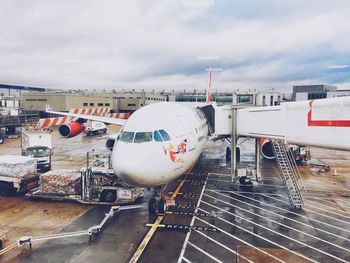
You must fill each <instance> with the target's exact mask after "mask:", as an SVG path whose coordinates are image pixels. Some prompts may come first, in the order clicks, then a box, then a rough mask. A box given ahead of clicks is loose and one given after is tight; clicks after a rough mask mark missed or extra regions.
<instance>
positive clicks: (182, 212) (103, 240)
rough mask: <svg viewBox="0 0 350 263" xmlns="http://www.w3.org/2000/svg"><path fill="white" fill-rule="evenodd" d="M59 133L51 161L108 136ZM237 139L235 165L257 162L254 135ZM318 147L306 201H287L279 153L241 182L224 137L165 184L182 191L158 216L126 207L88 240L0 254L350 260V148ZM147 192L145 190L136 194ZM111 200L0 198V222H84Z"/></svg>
mask: <svg viewBox="0 0 350 263" xmlns="http://www.w3.org/2000/svg"><path fill="white" fill-rule="evenodd" d="M114 131H115V130H112V129H111V127H109V132H114ZM54 138H55V141H54V145H55V149H54V151H55V155H54V157H53V167H54V169H61V168H71V167H76V168H79V167H80V166H84V165H85V154H86V151H90V150H92V149H95V151H96V152H99V151H103V150H104V141H105V139H106V136H101V135H100V136H96V137H89V138H86V137H83V136H77V137H75V138H71V139H64V138H59V137H58V136H57V134H56V133H55V132H54ZM240 146H241V161H240V162H239V166H240V167H253V166H254V152H253V150H254V145H253V143H252V142H248V143H244V144H241V145H240ZM17 151H18V153H19V149H18V145H17V143H16V142H6V144H4V145H1V146H0V154H4V152H6V153H13V154H18V153H17ZM312 155H313V158H314V160H313V162H315V163H316V162H317V163H320V162H324V163H327V164H328V165H330V167H331V170H330V172H320V170H321V168H320V167H319V166H310V165H302V166H299V169H300V172H301V176H302V179H303V183H304V185H305V186H306V188H307V195H306V197H305V205H304V207H303V208H302V209H295V208H292V207H291V206H290V204H289V202H288V198H287V196H286V192H285V189H284V187H283V184H282V181H281V179H280V178H279V177H278V174H279V171H278V168H277V165H276V164H275V163H274V162H271V161H262V169H261V172H262V178H263V180H262V182H260V183H257V182H254V184H253V187H244V186H241V185H239V184H237V183H231V178H230V165H231V164H230V162H227V161H226V158H225V144H224V143H222V142H216V143H212V142H209V143H208V146H207V148H206V150H205V151H204V152H203V155H202V157H201V158H200V160H199V162H198V163H197V165H196V166H195V167H194V168H193V169H192V170H191V171H190V172H189V173H188V174H186V175H184V176H183V177H182V178H179V179H178V180H176V181H174V182H172V183H169V184H168V185H167V186H166V188H165V191H164V193H166V194H168V195H169V196H170V195H172V194H174V192H176V193H177V194H176V203H177V205H176V206H175V207H171V208H169V211H168V212H167V213H166V214H165V216H164V217H162V218H161V221H160V222H158V223H159V224H157V220H159V217H156V216H149V215H148V211H147V208H146V207H144V208H138V209H131V210H124V211H121V212H119V213H118V214H117V215H116V216H114V217H113V218H112V219H111V220H110V221H108V222H107V225H106V227H105V228H104V229H103V231H102V232H101V233H100V234H99V235H98V236H96V238H95V239H94V240H93V242H92V243H89V239H88V237H86V236H84V237H74V238H62V239H55V240H49V241H46V242H40V243H33V245H32V248H31V249H30V248H29V246H24V247H20V248H16V249H13V250H11V251H10V252H8V253H6V254H5V255H3V256H1V257H0V262H349V261H350V191H349V190H350V165H349V160H350V154H349V153H347V152H340V151H329V150H321V149H315V148H313V149H312ZM334 174H336V175H334ZM147 201H148V191H145V196H144V198H142V199H140V200H139V201H138V203H140V204H142V203H145V204H146V203H147ZM109 209H110V208H109V207H108V206H86V205H81V204H77V203H65V202H51V201H31V200H27V199H26V198H25V197H23V196H18V197H13V198H4V197H0V231H1V232H4V233H5V234H6V235H7V236H8V238H9V240H8V241H7V242H6V244H11V243H12V242H14V241H16V240H17V239H18V238H20V237H21V236H28V235H33V236H37V235H43V234H53V233H60V232H61V233H63V232H71V231H78V230H84V229H87V228H89V227H90V226H92V225H96V224H99V223H100V221H101V220H102V219H103V218H104V213H106V212H108V211H109ZM155 223H156V224H155ZM146 224H150V225H148V226H146ZM189 229H190V230H189ZM151 230H154V231H151ZM150 232H152V235H150ZM6 244H5V245H6ZM135 259H137V260H136V261H135Z"/></svg>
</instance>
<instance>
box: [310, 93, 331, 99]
mask: <svg viewBox="0 0 350 263" xmlns="http://www.w3.org/2000/svg"><path fill="white" fill-rule="evenodd" d="M325 98H327V93H326V92H317V93H309V94H308V95H307V99H308V100H317V99H325Z"/></svg>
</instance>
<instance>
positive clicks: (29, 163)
mask: <svg viewBox="0 0 350 263" xmlns="http://www.w3.org/2000/svg"><path fill="white" fill-rule="evenodd" d="M38 180H39V176H38V175H37V173H36V160H35V159H34V158H31V157H24V156H18V155H2V156H0V196H13V195H15V194H16V193H25V192H28V191H29V190H31V189H33V188H36V187H38Z"/></svg>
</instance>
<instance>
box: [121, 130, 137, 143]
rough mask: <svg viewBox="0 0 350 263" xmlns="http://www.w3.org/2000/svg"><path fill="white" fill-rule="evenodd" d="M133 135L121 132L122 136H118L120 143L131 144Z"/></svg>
mask: <svg viewBox="0 0 350 263" xmlns="http://www.w3.org/2000/svg"><path fill="white" fill-rule="evenodd" d="M134 135H135V133H134V132H127V131H125V132H123V133H122V135H121V136H120V140H121V141H122V142H132V141H133V139H134Z"/></svg>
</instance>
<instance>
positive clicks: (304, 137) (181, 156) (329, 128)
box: [47, 70, 350, 214]
mask: <svg viewBox="0 0 350 263" xmlns="http://www.w3.org/2000/svg"><path fill="white" fill-rule="evenodd" d="M210 90H211V71H210V70H209V85H208V89H207V99H206V102H205V103H193V104H192V103H188V104H186V103H177V102H158V103H154V104H150V105H147V106H144V107H142V108H140V109H138V110H137V111H135V112H134V113H133V114H132V115H131V116H130V117H129V118H128V119H127V120H125V119H116V118H109V117H102V116H91V115H84V114H74V113H64V112H56V111H53V110H52V109H50V108H47V112H49V113H52V114H58V115H64V116H69V117H74V118H77V119H84V120H92V121H100V122H104V123H108V124H117V125H121V126H122V128H121V131H120V133H119V134H116V135H115V136H114V138H111V139H109V141H107V146H108V147H110V149H111V150H112V155H111V160H112V167H113V170H114V172H115V174H116V175H118V176H120V177H121V178H123V179H124V180H125V182H127V183H129V184H130V185H134V186H142V187H155V191H154V194H153V196H152V198H151V199H150V201H149V212H150V213H151V214H155V213H159V214H162V213H164V211H165V209H166V205H167V204H166V201H167V200H165V198H164V197H163V195H162V193H161V191H160V189H159V186H161V185H165V184H167V183H169V182H171V181H173V180H175V179H176V178H178V177H180V176H181V175H183V174H184V173H186V172H187V171H189V170H190V169H191V168H192V167H193V166H194V165H195V164H196V162H197V161H198V159H199V157H200V155H201V153H202V151H203V149H204V148H205V146H206V143H207V141H208V139H209V136H210V135H211V134H212V133H213V131H212V130H213V127H212V124H211V121H210V115H211V114H213V112H215V109H217V108H218V106H217V105H216V104H215V103H212V102H211V96H210ZM315 111H316V113H315ZM327 112H331V113H330V114H328V113H327ZM349 112H350V97H348V98H344V97H343V98H336V99H323V100H318V101H302V102H287V103H283V104H281V105H279V106H269V107H252V108H244V109H240V110H238V113H239V114H238V115H237V127H236V129H237V134H238V136H241V137H251V138H268V139H284V140H285V141H286V142H288V143H289V142H290V143H293V144H295V145H310V146H319V147H325V148H333V149H341V150H350V141H349V137H348V134H349V127H350V121H348V120H345V121H344V120H342V119H344V118H348V117H349V116H348V115H349ZM312 114H314V115H312ZM323 115H325V116H326V117H325V118H328V117H329V118H328V119H325V120H322V116H323ZM313 116H316V118H318V119H320V118H321V120H318V119H317V120H313V118H314V117H313ZM334 116H336V118H338V119H336V120H332V119H334V118H335V117H334ZM339 118H340V119H339ZM335 136H338V139H337V140H335V139H334V137H335ZM156 187H158V188H156Z"/></svg>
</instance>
